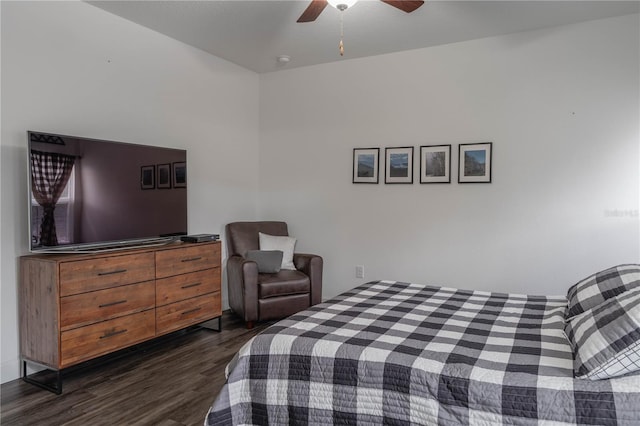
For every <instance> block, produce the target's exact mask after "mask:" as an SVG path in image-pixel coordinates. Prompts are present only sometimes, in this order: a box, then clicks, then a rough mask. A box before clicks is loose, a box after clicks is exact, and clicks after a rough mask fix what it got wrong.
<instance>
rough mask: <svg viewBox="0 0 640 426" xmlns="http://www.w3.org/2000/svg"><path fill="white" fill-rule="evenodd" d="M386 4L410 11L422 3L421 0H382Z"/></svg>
mask: <svg viewBox="0 0 640 426" xmlns="http://www.w3.org/2000/svg"><path fill="white" fill-rule="evenodd" d="M382 1H383V2H385V3H386V4H388V5H390V6H393V7H395V8H398V9H400V10H403V11H405V12H407V13H411V12H413V11H414V10H416V9H417V8H419V7H420V6H422V5H423V4H424V2H423V1H411V0H409V1H407V0H382Z"/></svg>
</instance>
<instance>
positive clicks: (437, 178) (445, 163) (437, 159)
mask: <svg viewBox="0 0 640 426" xmlns="http://www.w3.org/2000/svg"><path fill="white" fill-rule="evenodd" d="M420 183H451V145H423V146H421V147H420Z"/></svg>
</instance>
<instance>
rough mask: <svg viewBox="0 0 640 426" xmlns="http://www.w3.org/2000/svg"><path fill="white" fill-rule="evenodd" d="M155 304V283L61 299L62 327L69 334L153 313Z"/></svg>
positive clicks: (115, 288) (121, 287)
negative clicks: (125, 316)
mask: <svg viewBox="0 0 640 426" xmlns="http://www.w3.org/2000/svg"><path fill="white" fill-rule="evenodd" d="M154 304H155V285H154V282H153V281H147V282H144V283H139V284H129V285H125V286H120V287H113V288H109V289H106V290H98V291H92V292H90V293H81V294H76V295H73V296H67V297H63V298H61V299H60V327H61V328H62V330H69V329H71V328H76V327H79V326H82V325H88V324H92V323H95V322H99V321H104V320H107V319H111V318H115V317H120V316H123V315H127V314H132V313H134V312H140V311H145V310H147V309H152V308H153V307H154Z"/></svg>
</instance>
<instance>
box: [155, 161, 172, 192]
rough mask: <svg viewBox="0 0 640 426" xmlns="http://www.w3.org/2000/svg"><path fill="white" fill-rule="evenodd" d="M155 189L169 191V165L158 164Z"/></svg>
mask: <svg viewBox="0 0 640 426" xmlns="http://www.w3.org/2000/svg"><path fill="white" fill-rule="evenodd" d="M156 187H157V188H158V189H171V164H168V163H167V164H158V167H157V178H156Z"/></svg>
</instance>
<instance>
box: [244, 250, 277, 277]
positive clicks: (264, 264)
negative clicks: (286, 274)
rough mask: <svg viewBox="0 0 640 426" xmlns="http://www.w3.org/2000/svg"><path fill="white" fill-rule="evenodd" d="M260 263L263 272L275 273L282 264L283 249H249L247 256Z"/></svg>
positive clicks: (259, 266) (259, 270)
mask: <svg viewBox="0 0 640 426" xmlns="http://www.w3.org/2000/svg"><path fill="white" fill-rule="evenodd" d="M245 257H246V258H247V260H251V261H253V262H256V263H257V264H258V272H259V273H261V274H275V273H276V272H280V268H281V266H282V251H280V250H249V251H248V252H247V255H246V256H245Z"/></svg>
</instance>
